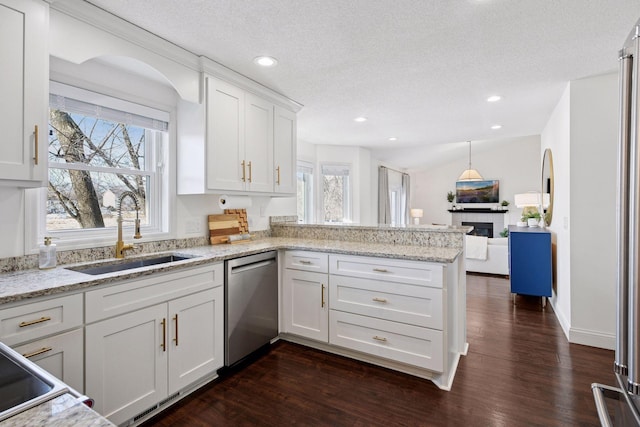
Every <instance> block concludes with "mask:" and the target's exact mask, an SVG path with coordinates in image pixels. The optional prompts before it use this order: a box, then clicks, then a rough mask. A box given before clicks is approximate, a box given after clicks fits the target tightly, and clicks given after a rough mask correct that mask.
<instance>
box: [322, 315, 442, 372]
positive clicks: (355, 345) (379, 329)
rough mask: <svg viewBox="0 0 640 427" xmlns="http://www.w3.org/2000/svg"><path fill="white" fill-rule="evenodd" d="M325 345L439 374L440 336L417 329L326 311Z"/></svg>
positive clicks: (440, 333) (438, 333)
mask: <svg viewBox="0 0 640 427" xmlns="http://www.w3.org/2000/svg"><path fill="white" fill-rule="evenodd" d="M329 343H330V344H334V345H339V346H341V347H346V348H349V349H352V350H357V351H361V352H364V353H368V354H371V355H374V356H379V357H384V358H386V359H391V360H395V361H398V362H402V363H407V364H409V365H415V366H418V367H421V368H425V369H429V370H431V371H435V372H442V370H443V367H444V351H443V335H442V331H436V330H433V329H428V328H421V327H418V326H412V325H406V324H402V323H396V322H389V321H387V320H380V319H374V318H371V317H365V316H359V315H357V314H351V313H343V312H341V311H335V310H330V313H329Z"/></svg>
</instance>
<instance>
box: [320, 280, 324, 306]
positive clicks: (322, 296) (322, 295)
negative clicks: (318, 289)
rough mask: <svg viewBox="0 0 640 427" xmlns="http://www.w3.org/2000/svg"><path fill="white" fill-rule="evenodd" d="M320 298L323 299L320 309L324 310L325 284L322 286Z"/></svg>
mask: <svg viewBox="0 0 640 427" xmlns="http://www.w3.org/2000/svg"><path fill="white" fill-rule="evenodd" d="M320 297H321V303H320V307H322V308H324V283H323V284H322V294H321V296H320Z"/></svg>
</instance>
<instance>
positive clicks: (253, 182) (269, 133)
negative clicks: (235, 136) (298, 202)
mask: <svg viewBox="0 0 640 427" xmlns="http://www.w3.org/2000/svg"><path fill="white" fill-rule="evenodd" d="M244 105H245V109H244V111H245V114H244V117H245V127H244V129H245V132H244V137H245V140H244V162H245V164H244V166H245V168H246V174H245V190H247V191H260V192H264V193H270V192H272V191H273V104H271V103H270V102H268V101H265V100H263V99H262V98H258V97H257V96H254V95H252V94H250V93H246V94H245V104H244Z"/></svg>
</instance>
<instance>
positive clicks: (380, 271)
mask: <svg viewBox="0 0 640 427" xmlns="http://www.w3.org/2000/svg"><path fill="white" fill-rule="evenodd" d="M373 271H375V272H377V273H388V272H389V270H387V269H386V268H374V269H373Z"/></svg>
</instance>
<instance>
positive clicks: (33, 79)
mask: <svg viewBox="0 0 640 427" xmlns="http://www.w3.org/2000/svg"><path fill="white" fill-rule="evenodd" d="M0 23H1V24H0V76H2V79H0V100H2V102H0V129H2V135H1V136H0V153H2V155H0V181H2V180H11V181H16V182H17V181H19V182H18V185H20V186H41V185H44V182H45V178H46V173H47V150H46V147H47V140H48V137H47V133H48V132H47V126H48V124H47V113H48V108H47V106H48V99H49V94H48V91H49V89H48V87H49V84H48V81H49V56H48V49H47V41H48V37H47V33H48V29H49V9H48V6H47V5H46V3H44V2H42V1H35V0H0Z"/></svg>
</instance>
